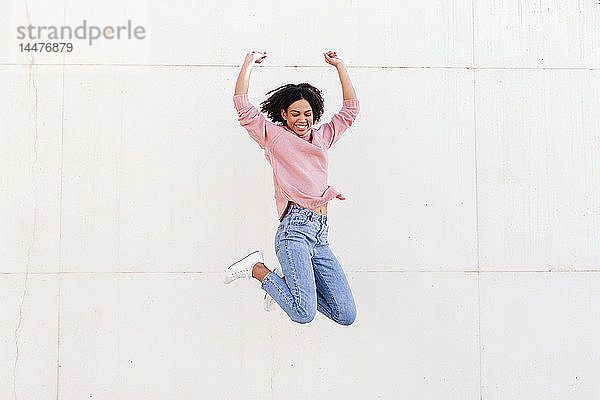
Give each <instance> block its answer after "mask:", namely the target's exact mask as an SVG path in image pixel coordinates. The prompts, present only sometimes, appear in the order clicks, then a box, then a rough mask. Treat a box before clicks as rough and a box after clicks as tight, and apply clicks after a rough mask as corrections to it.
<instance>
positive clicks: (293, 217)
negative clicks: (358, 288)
mask: <svg viewBox="0 0 600 400" xmlns="http://www.w3.org/2000/svg"><path fill="white" fill-rule="evenodd" d="M328 230H329V227H328V225H327V216H326V215H321V214H319V213H316V212H314V211H312V210H309V209H306V208H302V207H298V206H296V205H293V204H292V205H290V206H289V208H288V211H287V213H286V214H285V216H284V217H283V219H282V221H281V223H280V224H279V227H278V228H277V233H276V234H275V253H276V254H277V258H278V259H279V263H280V264H281V267H282V270H283V275H284V277H285V281H284V280H283V279H282V278H281V277H279V275H277V274H276V273H275V272H274V271H271V272H269V273H268V274H267V275H266V276H265V277H264V279H263V281H262V284H261V288H262V289H263V290H265V291H266V292H267V293H269V294H270V295H271V297H273V299H274V300H275V301H276V302H277V304H279V306H280V307H281V308H282V309H283V311H285V312H286V313H287V314H288V315H289V317H290V318H291V319H292V321H294V322H298V323H301V324H305V323H308V322H310V321H312V320H313V318H314V317H315V314H316V312H317V311H319V312H321V313H322V314H323V315H325V316H326V317H327V318H330V319H331V320H333V321H335V322H337V323H338V324H342V325H350V324H352V323H353V322H354V320H355V318H356V305H355V303H354V297H353V296H352V291H351V290H350V285H349V284H348V280H347V279H346V275H345V274H344V271H343V269H342V266H341V265H340V263H339V262H338V260H337V258H336V257H335V255H334V254H333V252H332V251H331V249H330V248H329V242H328V241H327V233H328Z"/></svg>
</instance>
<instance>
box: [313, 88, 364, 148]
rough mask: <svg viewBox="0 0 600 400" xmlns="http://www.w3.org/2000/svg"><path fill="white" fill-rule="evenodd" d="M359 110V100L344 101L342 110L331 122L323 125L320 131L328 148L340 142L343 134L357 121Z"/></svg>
mask: <svg viewBox="0 0 600 400" xmlns="http://www.w3.org/2000/svg"><path fill="white" fill-rule="evenodd" d="M359 110H360V107H359V104H358V99H349V100H344V101H343V105H342V108H341V110H340V111H339V112H338V113H337V114H335V115H334V116H333V117H332V118H331V121H330V122H328V123H326V124H323V125H321V127H320V128H319V131H321V134H322V137H323V142H324V143H325V144H326V145H327V148H330V147H331V146H333V144H334V143H335V142H337V141H338V140H340V137H341V136H342V133H344V131H345V130H346V129H348V128H349V127H350V126H351V125H352V123H353V122H354V120H355V119H356V116H357V115H358V111H359Z"/></svg>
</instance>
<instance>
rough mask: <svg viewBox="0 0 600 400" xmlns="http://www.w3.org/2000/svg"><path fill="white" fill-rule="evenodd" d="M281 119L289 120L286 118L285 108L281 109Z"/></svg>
mask: <svg viewBox="0 0 600 400" xmlns="http://www.w3.org/2000/svg"><path fill="white" fill-rule="evenodd" d="M281 118H283V119H284V120H286V121H287V119H286V118H285V110H284V109H283V108H282V109H281Z"/></svg>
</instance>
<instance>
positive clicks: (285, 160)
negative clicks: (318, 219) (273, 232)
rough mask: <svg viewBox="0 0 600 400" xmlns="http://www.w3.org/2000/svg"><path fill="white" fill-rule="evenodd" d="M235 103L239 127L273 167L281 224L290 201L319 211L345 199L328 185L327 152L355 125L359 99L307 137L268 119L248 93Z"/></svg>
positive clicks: (311, 129) (345, 102)
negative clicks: (321, 206) (331, 202)
mask: <svg viewBox="0 0 600 400" xmlns="http://www.w3.org/2000/svg"><path fill="white" fill-rule="evenodd" d="M233 104H234V106H235V109H236V110H237V113H238V120H239V121H240V125H242V126H243V127H244V128H246V130H247V131H248V133H249V134H250V137H251V138H252V139H254V141H255V142H256V143H258V145H259V146H260V147H261V148H262V149H264V150H265V158H266V159H267V161H268V162H269V164H271V167H272V168H273V186H274V189H275V196H274V197H275V205H276V207H277V213H278V214H279V220H280V221H281V220H282V219H283V215H284V212H285V210H286V208H287V203H288V201H294V202H296V203H298V204H299V205H301V206H302V207H305V208H316V207H318V206H320V205H322V204H325V203H327V202H328V201H330V200H331V199H333V198H334V197H337V198H338V199H340V200H345V199H346V198H345V197H344V196H343V195H342V194H340V193H339V192H338V191H337V190H335V189H334V188H333V187H331V186H329V185H327V150H328V149H329V148H330V147H331V146H333V144H334V143H335V142H337V141H338V140H340V137H341V136H342V133H343V132H344V131H345V130H346V129H347V128H348V127H350V126H351V125H352V123H353V122H354V119H355V118H356V115H357V114H358V110H359V105H358V100H357V99H350V100H344V101H343V106H342V109H341V110H340V111H339V112H338V113H337V114H335V115H334V116H333V117H332V118H331V121H330V122H327V123H325V124H322V125H321V126H319V127H318V128H314V127H311V128H310V129H309V130H308V132H306V134H305V135H304V136H299V135H298V134H297V133H295V132H294V131H292V130H291V129H289V128H288V127H287V126H281V125H277V124H274V123H273V122H271V121H269V120H267V119H266V118H265V117H264V116H263V115H262V114H261V113H260V111H259V110H258V109H257V108H256V107H254V106H253V105H252V104H251V103H250V102H249V101H248V95H247V94H238V95H234V96H233Z"/></svg>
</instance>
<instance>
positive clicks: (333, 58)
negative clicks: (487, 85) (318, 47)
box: [323, 51, 344, 67]
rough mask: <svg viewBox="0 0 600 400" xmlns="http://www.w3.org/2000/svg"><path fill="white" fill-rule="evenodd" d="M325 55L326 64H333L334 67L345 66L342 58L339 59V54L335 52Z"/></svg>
mask: <svg viewBox="0 0 600 400" xmlns="http://www.w3.org/2000/svg"><path fill="white" fill-rule="evenodd" d="M323 55H324V56H325V62H326V63H327V64H331V65H333V66H334V67H337V66H339V65H344V62H343V61H342V60H341V59H340V58H338V56H337V53H336V52H335V51H328V52H325V53H323Z"/></svg>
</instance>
